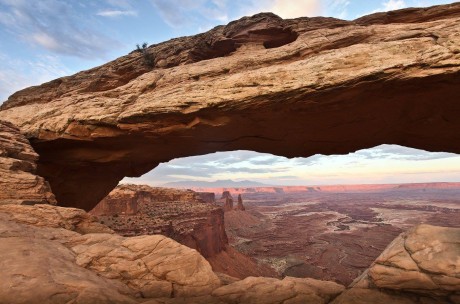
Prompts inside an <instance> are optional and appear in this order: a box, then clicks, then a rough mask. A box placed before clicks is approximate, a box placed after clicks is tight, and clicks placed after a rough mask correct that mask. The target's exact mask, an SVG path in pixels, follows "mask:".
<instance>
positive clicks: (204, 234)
mask: <svg viewBox="0 0 460 304" xmlns="http://www.w3.org/2000/svg"><path fill="white" fill-rule="evenodd" d="M91 213H92V214H94V215H97V216H99V218H100V219H101V220H102V221H103V222H104V224H106V225H108V226H109V227H112V229H114V230H115V231H116V232H117V233H120V234H122V235H125V236H133V235H145V234H162V235H165V236H167V237H170V238H173V239H174V240H176V241H177V242H179V243H181V244H184V245H186V246H188V247H190V248H193V249H196V250H198V251H199V252H200V253H201V254H202V255H203V256H204V257H211V256H215V255H216V254H218V253H219V252H221V251H222V250H224V249H225V246H226V245H227V244H228V241H227V235H226V233H225V226H224V214H223V212H222V209H221V208H220V207H219V206H217V205H214V204H209V203H206V202H204V201H203V200H202V199H201V197H200V196H199V195H198V194H197V193H196V192H193V191H191V190H179V189H171V188H154V187H149V186H145V185H120V186H118V187H117V188H115V189H114V190H113V191H112V192H110V193H109V195H108V196H107V197H106V198H104V199H103V200H102V201H101V202H100V203H99V204H98V205H97V206H96V207H95V208H94V209H93V210H92V211H91Z"/></svg>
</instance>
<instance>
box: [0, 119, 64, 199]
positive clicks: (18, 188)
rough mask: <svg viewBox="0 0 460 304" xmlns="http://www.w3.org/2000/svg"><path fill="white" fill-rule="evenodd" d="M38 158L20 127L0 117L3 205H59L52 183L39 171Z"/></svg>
mask: <svg viewBox="0 0 460 304" xmlns="http://www.w3.org/2000/svg"><path fill="white" fill-rule="evenodd" d="M37 160H38V154H37V153H35V151H34V150H33V148H32V147H31V146H30V143H29V141H28V140H27V139H26V138H25V137H24V135H22V134H21V133H20V132H19V129H18V128H17V127H15V126H14V125H12V124H11V123H8V122H6V121H1V120H0V205H3V204H19V205H34V204H53V205H54V204H56V199H55V198H54V195H53V193H52V192H51V189H50V187H49V184H48V183H47V182H46V181H45V180H44V179H43V178H42V177H40V176H38V175H36V173H35V171H36V169H37V165H36V161H37Z"/></svg>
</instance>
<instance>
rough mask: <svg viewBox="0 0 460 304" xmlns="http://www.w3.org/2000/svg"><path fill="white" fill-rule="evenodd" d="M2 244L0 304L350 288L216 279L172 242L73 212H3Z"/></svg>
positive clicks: (323, 297) (247, 296)
mask: <svg viewBox="0 0 460 304" xmlns="http://www.w3.org/2000/svg"><path fill="white" fill-rule="evenodd" d="M82 227H84V228H82ZM0 239H1V241H0V252H1V253H2V254H1V257H2V259H1V260H0V267H1V269H2V280H0V303H10V304H13V303H28V304H35V303H37V304H38V303H57V304H60V303H82V304H84V303H85V304H86V303H150V304H153V303H203V304H204V303H242V304H243V303H244V304H246V303H327V302H328V301H329V299H331V298H333V297H335V296H336V295H337V294H339V293H340V292H341V291H342V290H343V289H344V287H343V286H341V285H338V284H336V283H333V282H323V281H318V280H313V279H295V278H285V279H283V280H278V279H273V278H263V277H258V278H255V277H249V278H246V279H245V280H239V279H237V278H232V277H230V276H227V275H222V274H219V276H217V275H216V274H215V273H214V272H213V271H212V269H211V266H210V265H209V263H208V262H207V261H206V260H205V259H204V258H203V257H202V256H201V255H200V254H199V253H198V252H197V251H195V250H193V249H190V248H188V247H186V246H183V245H180V244H179V243H177V242H175V241H174V240H172V239H169V238H167V237H165V236H162V235H145V236H136V237H123V236H119V235H116V234H114V233H113V231H111V230H110V229H109V228H108V227H106V226H104V225H101V224H98V223H96V222H94V217H92V216H90V215H88V214H87V213H85V212H84V211H83V210H80V209H74V208H63V207H56V206H51V205H35V206H16V205H4V206H0Z"/></svg>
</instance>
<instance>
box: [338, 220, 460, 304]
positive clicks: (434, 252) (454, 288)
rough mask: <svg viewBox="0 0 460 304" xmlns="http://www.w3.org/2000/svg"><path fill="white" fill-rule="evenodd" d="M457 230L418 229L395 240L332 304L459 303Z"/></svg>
mask: <svg viewBox="0 0 460 304" xmlns="http://www.w3.org/2000/svg"><path fill="white" fill-rule="evenodd" d="M459 296H460V228H445V227H436V226H431V225H420V226H417V227H415V228H413V229H411V230H410V231H408V232H407V233H403V234H401V235H400V236H399V237H397V238H396V239H395V240H394V241H393V242H392V243H391V244H390V245H389V246H388V248H387V249H385V251H384V252H383V253H382V254H381V255H380V256H379V257H378V258H377V260H376V261H375V262H374V264H373V265H372V266H371V267H370V268H369V269H368V271H366V272H365V273H364V274H363V275H362V276H361V277H360V278H358V279H357V280H355V282H354V283H353V284H352V285H351V286H350V288H349V289H348V290H347V291H346V292H344V293H343V294H342V295H340V296H339V297H338V298H337V299H336V300H335V301H334V302H333V303H334V304H347V303H357V304H359V303H398V304H399V303H446V304H447V303H460V297H459Z"/></svg>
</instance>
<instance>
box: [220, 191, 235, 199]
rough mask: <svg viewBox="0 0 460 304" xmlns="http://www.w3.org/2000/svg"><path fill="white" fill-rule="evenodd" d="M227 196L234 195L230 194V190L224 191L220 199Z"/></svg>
mask: <svg viewBox="0 0 460 304" xmlns="http://www.w3.org/2000/svg"><path fill="white" fill-rule="evenodd" d="M227 198H230V199H233V197H232V195H231V194H230V191H224V192H222V196H221V198H220V199H227Z"/></svg>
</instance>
